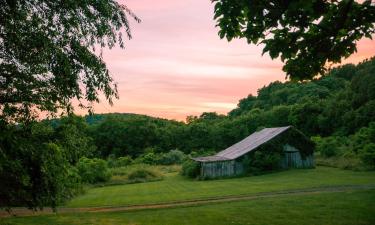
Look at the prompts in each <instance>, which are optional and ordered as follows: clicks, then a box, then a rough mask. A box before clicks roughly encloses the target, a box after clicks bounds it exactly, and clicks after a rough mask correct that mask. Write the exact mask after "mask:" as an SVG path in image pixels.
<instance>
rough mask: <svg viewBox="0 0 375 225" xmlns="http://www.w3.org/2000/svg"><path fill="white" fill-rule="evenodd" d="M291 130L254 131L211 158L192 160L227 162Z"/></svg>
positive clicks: (274, 128)
mask: <svg viewBox="0 0 375 225" xmlns="http://www.w3.org/2000/svg"><path fill="white" fill-rule="evenodd" d="M289 128H291V126H285V127H271V128H264V129H262V130H260V131H256V132H254V133H252V134H251V135H249V136H247V137H246V138H244V139H242V140H241V141H239V142H237V143H235V144H233V145H232V146H230V147H228V148H226V149H224V150H223V151H220V152H218V153H216V154H215V155H213V156H206V157H198V158H193V159H194V160H195V161H198V162H214V161H227V160H233V159H236V158H238V157H241V156H242V155H244V154H246V153H248V152H250V151H252V150H254V149H256V148H258V147H259V146H260V145H262V144H264V143H266V142H268V141H269V140H271V139H273V138H275V137H276V136H278V135H279V134H281V133H283V132H284V131H286V130H288V129H289Z"/></svg>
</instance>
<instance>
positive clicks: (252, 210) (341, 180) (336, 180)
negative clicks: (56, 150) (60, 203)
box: [0, 167, 375, 225]
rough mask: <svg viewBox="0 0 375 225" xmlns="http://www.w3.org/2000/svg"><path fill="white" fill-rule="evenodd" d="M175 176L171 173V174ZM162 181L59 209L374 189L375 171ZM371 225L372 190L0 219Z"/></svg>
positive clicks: (107, 190)
mask: <svg viewBox="0 0 375 225" xmlns="http://www.w3.org/2000/svg"><path fill="white" fill-rule="evenodd" d="M172 171H175V170H172ZM164 172H165V176H164V180H162V181H155V182H149V183H137V184H126V185H118V186H107V187H97V188H91V189H89V190H88V191H87V193H86V194H84V195H82V196H79V197H77V198H75V199H73V200H72V201H70V202H68V203H67V204H66V205H65V206H64V207H83V208H84V207H94V206H98V207H99V206H114V207H116V206H125V205H134V204H150V203H161V202H170V201H181V200H193V199H204V198H210V197H222V196H230V195H245V194H247V195H251V194H257V193H262V192H273V191H286V190H293V189H304V188H313V187H330V186H336V187H337V186H341V185H342V186H347V185H375V172H374V171H373V172H354V171H349V170H340V169H335V168H329V167H318V168H316V169H309V170H288V171H283V172H275V173H272V174H266V175H261V176H253V177H243V178H234V179H222V180H210V181H196V180H190V179H186V178H183V177H181V176H179V175H178V174H177V173H176V172H172V173H170V171H169V172H166V171H164ZM18 224H19V225H21V224H22V225H34V224H35V225H47V224H48V225H49V224H56V225H71V224H72V225H123V224H125V225H135V224H137V225H147V224H150V225H158V224H160V225H168V224H171V225H180V224H187V225H194V224H208V225H210V224H212V225H228V224H229V225H232V224H234V225H235V224H238V225H245V224H253V225H257V224H259V225H260V224H265V225H273V224H275V225H276V224H280V225H282V224H288V225H293V224H296V225H297V224H298V225H301V224H303V225H309V224H311V225H315V224H319V225H325V224H327V225H328V224H339V225H361V224H363V225H365V224H366V225H367V224H368V225H372V224H375V189H372V190H354V189H353V190H352V191H344V192H340V193H338V192H337V193H334V192H332V193H327V192H317V193H300V194H298V195H277V196H270V197H267V198H265V197H260V198H256V199H251V200H244V199H241V200H239V201H235V202H222V203H212V202H211V203H204V204H201V205H196V206H189V207H188V206H184V207H182V206H176V207H174V208H164V209H142V210H134V211H127V212H95V213H94V212H82V213H72V212H70V213H58V214H57V215H42V216H27V217H15V218H2V219H1V218H0V225H18Z"/></svg>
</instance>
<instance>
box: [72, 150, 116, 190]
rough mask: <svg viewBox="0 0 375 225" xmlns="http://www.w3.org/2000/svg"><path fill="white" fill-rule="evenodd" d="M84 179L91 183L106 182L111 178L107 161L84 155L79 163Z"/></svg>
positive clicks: (78, 166) (78, 167)
mask: <svg viewBox="0 0 375 225" xmlns="http://www.w3.org/2000/svg"><path fill="white" fill-rule="evenodd" d="M77 169H78V172H79V175H80V176H81V178H82V181H84V182H86V183H90V184H94V183H98V182H106V181H108V180H109V179H110V178H111V173H110V171H109V169H108V165H107V162H106V161H104V160H102V159H97V158H94V159H88V158H86V157H83V158H81V159H80V160H79V162H78V164H77Z"/></svg>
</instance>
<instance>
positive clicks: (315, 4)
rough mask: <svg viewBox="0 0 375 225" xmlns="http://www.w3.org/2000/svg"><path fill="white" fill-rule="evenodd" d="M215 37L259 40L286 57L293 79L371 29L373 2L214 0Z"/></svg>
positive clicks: (336, 58)
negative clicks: (216, 27)
mask: <svg viewBox="0 0 375 225" xmlns="http://www.w3.org/2000/svg"><path fill="white" fill-rule="evenodd" d="M213 2H214V3H215V16H214V19H215V20H217V26H218V27H219V28H220V30H219V36H220V38H224V37H226V38H227V39H228V41H230V40H232V39H233V38H245V39H246V40H247V42H248V43H249V44H250V43H253V44H264V49H263V54H264V53H269V55H270V56H271V58H273V59H274V58H278V57H279V56H280V58H281V60H282V61H283V62H285V65H284V67H283V70H284V71H285V72H286V73H287V76H289V77H290V78H291V79H292V80H306V79H309V80H310V79H312V78H313V77H314V76H316V75H317V74H324V72H325V71H326V68H325V65H326V64H327V63H339V62H341V59H342V58H347V57H349V56H350V55H351V54H353V53H354V52H356V51H357V48H356V42H357V41H358V40H360V39H361V38H362V37H367V38H371V35H372V34H374V33H375V27H374V23H375V6H374V5H373V4H372V1H371V0H366V1H361V2H359V1H354V0H344V1H325V0H318V1H309V2H306V1H304V0H293V1H275V0H273V1H262V0H253V1H250V2H249V1H247V0H236V1H232V0H213Z"/></svg>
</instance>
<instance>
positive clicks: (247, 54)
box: [95, 0, 375, 120]
mask: <svg viewBox="0 0 375 225" xmlns="http://www.w3.org/2000/svg"><path fill="white" fill-rule="evenodd" d="M120 3H126V5H127V6H128V7H129V8H131V9H132V10H133V11H134V12H135V13H136V14H137V15H138V16H139V17H141V19H142V22H141V23H140V24H137V23H134V22H131V25H132V32H133V39H132V40H130V41H128V42H127V43H126V49H125V50H123V49H119V48H114V49H112V50H110V51H109V50H105V51H104V59H105V61H106V63H107V65H108V68H109V69H110V72H111V74H112V75H113V77H114V79H115V80H116V81H117V82H118V87H119V94H120V99H119V100H116V101H115V104H114V106H113V107H111V106H109V105H108V104H107V103H105V102H104V101H103V102H102V103H101V104H98V105H96V106H95V111H96V112H97V113H108V112H132V113H140V114H147V115H152V116H158V117H164V118H171V119H178V120H184V119H185V118H186V116H187V115H191V114H193V115H199V114H201V113H202V112H204V111H217V112H219V113H227V112H228V111H229V110H230V108H231V107H233V106H235V105H236V104H237V102H238V100H239V99H241V98H244V97H246V96H247V95H248V94H249V93H251V94H256V92H257V89H259V88H261V87H262V86H264V85H267V84H268V83H270V82H272V81H276V80H280V81H284V80H285V74H284V72H283V71H282V70H281V67H282V63H281V62H280V60H271V59H270V58H269V56H268V55H264V56H261V53H262V47H261V46H254V45H248V44H247V43H246V42H245V41H244V40H234V41H232V42H229V43H228V42H227V41H226V40H220V38H219V37H218V35H217V29H216V28H215V21H214V20H213V5H212V4H211V2H210V1H208V0H206V1H202V0H185V1H176V0H159V1H151V0H127V1H124V0H123V1H120ZM374 52H375V44H374V41H371V40H368V39H366V40H361V41H359V43H358V53H356V54H354V55H353V56H351V57H350V58H349V59H347V60H345V62H354V63H356V62H359V61H362V60H363V59H365V58H368V57H370V56H372V55H373V54H374Z"/></svg>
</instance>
